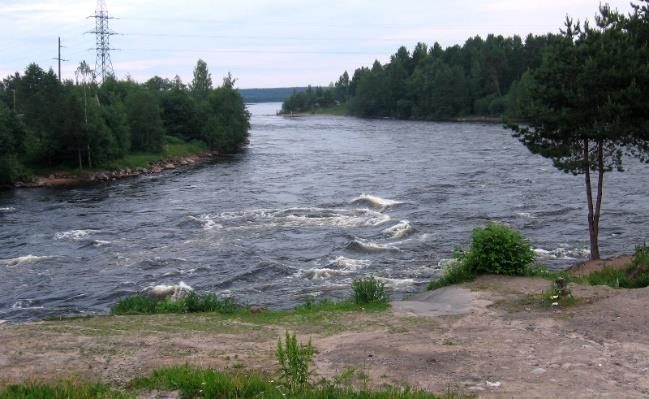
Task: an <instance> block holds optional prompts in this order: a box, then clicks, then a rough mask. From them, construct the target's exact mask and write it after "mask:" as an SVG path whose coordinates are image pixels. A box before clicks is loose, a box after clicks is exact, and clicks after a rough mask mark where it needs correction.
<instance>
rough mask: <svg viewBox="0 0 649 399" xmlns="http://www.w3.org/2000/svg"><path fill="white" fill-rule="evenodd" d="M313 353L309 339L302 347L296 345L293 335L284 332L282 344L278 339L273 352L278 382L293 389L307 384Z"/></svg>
mask: <svg viewBox="0 0 649 399" xmlns="http://www.w3.org/2000/svg"><path fill="white" fill-rule="evenodd" d="M314 353H315V352H314V350H313V345H311V339H309V342H308V343H307V344H306V345H303V344H300V343H298V341H297V338H296V336H295V333H294V334H290V333H289V332H288V331H286V336H285V340H284V343H282V339H281V338H278V339H277V349H276V351H275V357H276V359H277V363H278V367H279V375H280V380H281V381H283V382H284V383H285V384H286V385H287V386H288V387H290V388H293V389H295V388H296V387H301V386H304V385H305V384H307V383H308V382H309V378H310V377H311V371H310V370H309V367H310V364H311V360H312V359H313V355H314Z"/></svg>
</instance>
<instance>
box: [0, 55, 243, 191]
mask: <svg viewBox="0 0 649 399" xmlns="http://www.w3.org/2000/svg"><path fill="white" fill-rule="evenodd" d="M234 85H235V79H234V78H233V77H232V76H231V75H230V74H228V75H227V76H226V77H225V78H224V79H223V83H222V85H221V86H219V87H213V84H212V78H211V74H210V73H209V70H208V68H207V64H206V63H205V62H204V61H202V60H199V61H198V62H197V64H196V67H195V69H194V76H193V80H192V82H191V83H190V84H184V83H183V82H182V81H181V79H180V78H179V77H176V78H175V79H173V80H169V79H163V78H160V77H158V76H156V77H153V78H151V79H149V80H148V81H146V82H144V83H138V82H135V81H134V80H132V79H130V78H127V79H125V80H117V79H115V78H113V77H108V78H107V79H105V80H104V81H103V82H102V83H97V82H96V80H95V79H94V76H93V72H92V70H91V69H90V67H89V66H88V65H87V64H86V63H85V62H82V63H81V64H80V65H79V67H78V68H77V70H76V72H75V79H74V80H66V81H63V82H61V81H60V80H59V78H58V77H57V76H56V74H55V73H54V72H53V71H52V70H51V69H50V70H49V71H45V70H43V69H42V68H41V67H39V66H38V65H36V64H31V65H29V66H27V68H26V69H25V71H24V73H23V74H22V75H21V74H19V73H16V74H14V75H11V76H9V77H7V78H5V79H3V80H2V82H0V184H10V183H12V182H15V181H18V180H21V179H28V178H29V177H30V176H31V175H32V173H35V172H38V173H43V172H48V171H52V170H58V169H77V170H85V169H99V168H103V167H111V165H119V163H120V160H123V159H125V158H128V157H129V156H132V155H134V154H159V155H160V157H165V156H167V155H168V154H167V150H168V145H169V144H176V145H179V144H186V145H187V147H188V148H203V149H205V150H208V149H209V150H211V151H217V152H220V153H231V152H235V151H237V150H238V149H239V148H240V147H241V146H242V145H244V144H245V143H246V142H247V140H248V130H249V127H250V125H249V119H250V115H249V113H248V111H247V110H246V107H245V103H244V101H243V98H242V96H241V95H240V93H239V92H238V90H237V89H235V87H234Z"/></svg>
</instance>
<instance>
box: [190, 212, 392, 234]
mask: <svg viewBox="0 0 649 399" xmlns="http://www.w3.org/2000/svg"><path fill="white" fill-rule="evenodd" d="M204 217H205V218H207V219H204V220H202V222H206V220H209V221H210V222H211V223H213V224H215V225H216V226H218V227H222V226H221V225H219V224H216V222H214V219H217V220H224V221H227V222H228V225H229V224H231V222H232V221H235V222H237V221H238V223H245V225H244V226H245V228H250V227H255V226H257V227H259V226H265V227H272V226H278V225H279V226H334V227H376V226H380V225H382V224H384V223H387V222H389V221H390V220H391V218H390V216H389V215H384V214H382V213H380V212H377V211H374V210H371V209H365V208H358V209H327V208H288V209H253V210H246V211H241V212H224V213H221V214H219V215H204ZM227 228H228V229H236V228H241V226H228V227H227Z"/></svg>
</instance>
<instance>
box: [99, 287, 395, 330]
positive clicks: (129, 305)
mask: <svg viewBox="0 0 649 399" xmlns="http://www.w3.org/2000/svg"><path fill="white" fill-rule="evenodd" d="M389 308H390V305H389V304H388V303H387V301H385V302H376V303H368V304H356V303H354V302H353V301H352V300H347V301H340V302H333V301H329V300H323V301H319V302H312V301H307V302H306V303H305V304H303V305H300V306H297V307H296V308H294V309H292V310H263V311H261V312H252V311H251V310H250V308H248V307H244V306H239V305H237V304H236V302H235V301H234V299H232V298H219V297H218V296H217V295H215V294H211V293H208V294H197V293H194V292H191V293H189V294H188V295H187V296H186V297H185V298H182V299H178V300H173V299H172V298H167V299H164V300H160V299H155V298H151V297H148V296H144V295H133V296H129V297H126V298H123V299H121V300H120V301H119V302H118V303H117V304H116V305H115V306H114V307H113V308H112V309H111V314H113V315H137V314H140V315H152V314H167V313H216V314H221V315H227V316H230V317H231V318H236V319H240V320H243V321H247V322H253V323H261V324H273V323H279V322H281V321H283V320H285V319H296V318H298V319H303V320H305V319H308V320H311V321H314V322H315V321H317V320H316V319H320V318H324V317H326V316H327V314H328V313H340V312H359V311H363V312H381V311H384V310H386V309H389Z"/></svg>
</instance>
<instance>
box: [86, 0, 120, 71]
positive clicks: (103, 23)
mask: <svg viewBox="0 0 649 399" xmlns="http://www.w3.org/2000/svg"><path fill="white" fill-rule="evenodd" d="M88 18H94V19H95V30H94V31H90V32H88V33H94V34H95V42H96V47H95V51H96V52H97V56H96V58H95V77H96V76H97V70H99V71H100V73H101V81H102V82H103V81H104V79H105V78H106V76H108V75H114V74H115V71H114V70H113V62H112V61H111V59H110V51H111V50H114V49H112V48H110V37H111V36H113V35H116V34H117V33H115V32H113V31H112V30H110V28H109V27H108V21H109V20H111V19H115V18H114V17H111V16H109V15H108V7H107V6H106V0H97V8H96V9H95V15H91V16H89V17H88Z"/></svg>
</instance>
